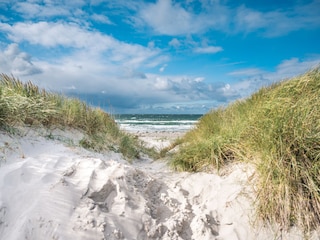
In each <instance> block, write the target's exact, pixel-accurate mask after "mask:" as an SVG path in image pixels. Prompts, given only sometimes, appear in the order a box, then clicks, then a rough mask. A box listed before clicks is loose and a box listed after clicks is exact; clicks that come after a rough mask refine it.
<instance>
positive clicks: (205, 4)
mask: <svg viewBox="0 0 320 240" xmlns="http://www.w3.org/2000/svg"><path fill="white" fill-rule="evenodd" d="M319 9H320V0H313V1H312V0H310V1H304V0H286V1H285V0H275V1H274V0H260V1H254V0H246V1H231V0H229V1H228V0H185V1H178V0H157V1H143V0H115V1H111V0H72V1H69V0H27V1H20V0H0V72H1V73H5V74H10V75H13V76H14V77H16V78H19V79H20V80H22V81H28V80H31V81H32V82H33V83H35V84H37V85H39V86H40V87H42V88H45V89H47V90H48V91H52V92H58V93H62V94H67V95H70V96H76V97H79V98H81V99H83V100H85V101H87V102H88V103H90V104H92V105H94V106H99V107H101V108H103V109H105V110H106V111H107V112H110V113H113V114H120V113H175V114H184V113H197V114H199V113H200V114H202V113H206V112H208V111H210V110H211V109H214V108H217V107H221V106H226V105H227V104H228V103H230V102H233V101H235V100H237V99H243V98H246V97H248V96H250V94H252V93H253V92H255V91H257V90H258V89H259V88H261V87H263V86H267V85H270V84H271V83H274V82H277V81H281V80H283V79H286V78H290V77H293V76H296V75H299V74H302V73H304V72H306V71H307V70H310V69H312V68H314V67H317V66H319V63H320V44H319V42H320V40H319V39H320V14H319Z"/></svg>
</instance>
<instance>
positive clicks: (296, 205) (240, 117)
mask: <svg viewBox="0 0 320 240" xmlns="http://www.w3.org/2000/svg"><path fill="white" fill-rule="evenodd" d="M179 141H180V142H179V145H180V148H179V149H180V150H179V151H178V152H177V153H176V154H175V155H174V156H173V158H172V162H171V164H172V166H173V167H174V168H175V169H177V170H188V171H201V170H203V169H205V168H206V167H207V166H211V167H215V168H217V169H219V168H221V167H223V166H225V165H226V164H229V163H231V162H234V161H246V162H250V163H252V164H254V166H256V172H257V175H258V182H257V183H255V184H256V186H255V189H257V200H256V204H257V216H258V217H259V218H260V219H263V220H264V221H266V222H271V223H278V224H280V225H281V226H282V228H283V229H288V228H290V227H291V226H293V225H295V226H298V227H301V228H302V229H304V230H305V231H306V232H309V231H311V230H313V229H315V228H317V227H319V226H320V68H319V67H318V68H315V69H313V70H311V71H309V72H307V73H305V74H303V75H300V76H297V77H295V78H292V79H290V80H285V81H282V82H280V83H277V84H274V85H272V86H270V87H266V88H263V89H261V90H260V91H258V92H257V93H255V94H253V95H252V96H251V97H250V98H248V99H246V100H241V101H237V102H235V103H233V104H231V105H230V106H228V107H227V108H220V109H217V110H213V111H211V112H209V113H208V114H206V115H204V116H203V117H202V118H201V119H200V121H199V123H198V125H197V126H196V127H195V129H193V130H191V131H190V132H188V133H187V134H186V135H185V136H184V137H183V139H180V140H179Z"/></svg>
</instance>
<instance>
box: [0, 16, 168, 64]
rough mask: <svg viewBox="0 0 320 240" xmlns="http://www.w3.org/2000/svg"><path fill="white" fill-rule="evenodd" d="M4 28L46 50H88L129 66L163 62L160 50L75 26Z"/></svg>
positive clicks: (50, 24) (12, 36)
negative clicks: (54, 48)
mask: <svg viewBox="0 0 320 240" xmlns="http://www.w3.org/2000/svg"><path fill="white" fill-rule="evenodd" d="M0 29H1V30H2V31H4V32H7V33H8V36H9V39H11V40H12V41H14V42H25V41H26V42H29V43H30V44H34V45H41V46H44V47H49V48H53V47H59V46H62V47H65V48H70V49H77V50H81V51H85V54H88V53H89V56H90V55H92V54H99V55H101V54H102V55H105V56H108V58H109V59H110V61H113V62H118V63H120V64H123V65H128V66H129V67H137V66H139V65H140V64H142V63H143V62H145V61H146V60H150V59H151V62H157V63H158V62H161V61H162V60H159V59H158V58H157V56H159V54H160V51H159V50H158V49H150V48H146V47H143V46H141V45H139V44H128V43H125V42H121V41H119V40H117V39H115V38H113V37H111V36H109V35H105V34H102V33H100V32H96V31H92V30H89V29H85V28H82V27H81V26H79V25H77V24H73V23H63V22H58V23H53V22H37V23H16V24H13V25H10V24H5V23H0Z"/></svg>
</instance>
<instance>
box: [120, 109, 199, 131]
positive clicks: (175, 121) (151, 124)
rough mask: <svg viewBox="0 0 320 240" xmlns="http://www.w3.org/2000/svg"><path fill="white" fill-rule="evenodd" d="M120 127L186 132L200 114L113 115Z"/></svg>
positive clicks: (138, 129) (125, 128)
mask: <svg viewBox="0 0 320 240" xmlns="http://www.w3.org/2000/svg"><path fill="white" fill-rule="evenodd" d="M114 117H115V120H116V122H117V123H118V124H119V126H120V128H121V129H123V130H125V131H128V132H133V133H137V132H186V131H188V130H190V129H192V128H193V127H194V126H195V124H196V123H197V122H198V120H199V119H200V118H201V117H202V115H201V114H121V115H115V116H114Z"/></svg>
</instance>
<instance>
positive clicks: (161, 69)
mask: <svg viewBox="0 0 320 240" xmlns="http://www.w3.org/2000/svg"><path fill="white" fill-rule="evenodd" d="M167 66H168V65H167V64H164V65H162V67H161V68H160V69H159V72H164V70H165V69H166V67H167Z"/></svg>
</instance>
